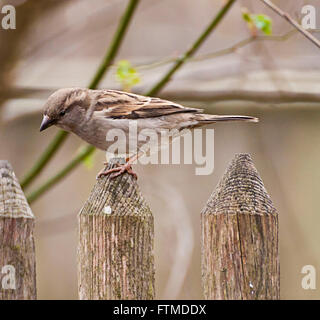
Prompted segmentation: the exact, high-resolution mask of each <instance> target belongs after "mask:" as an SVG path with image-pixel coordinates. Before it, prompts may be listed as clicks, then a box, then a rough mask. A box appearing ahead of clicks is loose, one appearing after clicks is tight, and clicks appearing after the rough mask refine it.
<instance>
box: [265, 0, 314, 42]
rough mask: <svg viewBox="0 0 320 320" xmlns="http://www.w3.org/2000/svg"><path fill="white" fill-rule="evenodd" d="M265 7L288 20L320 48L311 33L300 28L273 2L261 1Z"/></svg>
mask: <svg viewBox="0 0 320 320" xmlns="http://www.w3.org/2000/svg"><path fill="white" fill-rule="evenodd" d="M261 1H262V2H263V3H264V4H265V5H267V6H268V7H269V8H270V9H272V10H273V11H274V12H276V13H277V14H278V15H279V16H281V17H282V18H284V19H285V20H287V21H288V22H289V23H290V24H291V25H292V26H294V27H295V28H296V29H297V30H298V31H299V32H300V33H302V34H303V35H304V36H305V37H306V38H307V39H309V40H310V41H311V42H312V43H314V44H315V45H316V46H317V47H318V48H320V41H319V40H318V39H317V38H316V37H314V36H313V35H312V34H311V33H310V32H309V31H307V30H305V29H304V28H302V27H301V26H300V24H299V23H298V22H297V21H295V20H294V19H292V18H291V16H290V15H289V14H288V13H287V12H284V11H283V10H281V9H280V8H279V7H277V6H276V5H275V4H274V3H273V2H271V1H269V0H261Z"/></svg>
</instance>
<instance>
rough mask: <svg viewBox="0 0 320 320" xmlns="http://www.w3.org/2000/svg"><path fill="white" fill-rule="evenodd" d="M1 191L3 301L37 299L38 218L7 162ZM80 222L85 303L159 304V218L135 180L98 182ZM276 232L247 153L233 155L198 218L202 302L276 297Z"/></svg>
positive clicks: (1, 166) (1, 167) (0, 175)
mask: <svg viewBox="0 0 320 320" xmlns="http://www.w3.org/2000/svg"><path fill="white" fill-rule="evenodd" d="M109 166H110V167H113V164H110V165H109ZM0 188H1V192H0V270H1V268H2V274H0V277H1V276H2V279H0V280H1V281H0V285H2V287H0V299H36V283H35V278H36V272H35V250H34V240H33V228H34V216H33V214H32V212H31V210H30V208H29V206H28V204H27V202H26V200H25V197H24V195H23V192H22V191H21V188H20V186H19V183H18V181H17V179H16V177H15V175H14V173H13V170H12V168H11V167H10V165H9V164H8V162H6V161H1V162H0ZM199 211H200V210H199ZM78 221H79V246H78V283H79V297H80V299H154V298H155V284H154V282H155V280H154V276H155V268H154V254H153V242H154V222H153V221H154V220H153V215H152V212H151V210H150V208H149V206H148V204H147V203H146V201H145V200H144V198H143V196H142V194H141V192H140V190H139V187H138V185H137V182H136V180H135V179H133V178H132V176H129V175H127V174H125V175H122V176H120V177H118V178H116V179H113V180H110V179H109V178H108V177H103V178H101V179H99V180H98V181H97V183H96V185H95V186H94V188H93V190H92V192H91V194H90V196H89V198H88V200H87V201H86V202H85V204H84V206H83V208H82V209H81V211H80V213H79V216H78ZM278 228H279V227H278V214H277V212H276V210H275V208H274V207H273V204H272V201H271V200H270V197H269V195H268V193H267V191H266V189H265V187H264V185H263V182H262V180H261V178H260V176H259V174H258V172H257V170H256V169H255V167H254V165H253V162H252V159H251V157H250V155H248V154H239V155H236V156H235V158H234V159H233V161H232V162H231V164H230V165H229V167H228V168H227V170H226V173H225V174H224V176H223V177H222V179H221V181H220V183H219V184H218V186H217V188H216V189H215V190H214V192H213V193H212V195H211V197H210V198H209V200H208V202H207V204H206V205H205V207H204V208H203V210H202V212H201V230H202V232H201V265H202V287H203V294H204V297H205V299H243V300H250V299H279V298H280V265H279V251H278ZM8 266H11V267H8ZM10 268H11V269H10ZM12 270H15V272H13V271H12ZM10 271H12V272H13V273H11V274H10Z"/></svg>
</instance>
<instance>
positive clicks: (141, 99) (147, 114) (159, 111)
mask: <svg viewBox="0 0 320 320" xmlns="http://www.w3.org/2000/svg"><path fill="white" fill-rule="evenodd" d="M96 101H97V102H96V104H95V106H94V109H95V110H94V111H98V112H99V113H100V112H103V114H104V116H106V117H108V118H111V119H141V118H151V117H161V116H164V115H170V114H174V113H184V112H194V113H199V112H202V110H201V109H196V108H186V107H183V106H181V105H179V104H177V103H173V102H170V101H167V100H162V99H159V98H151V97H145V96H141V95H138V94H133V93H127V92H122V91H117V90H104V91H101V94H99V95H98V96H97V100H96Z"/></svg>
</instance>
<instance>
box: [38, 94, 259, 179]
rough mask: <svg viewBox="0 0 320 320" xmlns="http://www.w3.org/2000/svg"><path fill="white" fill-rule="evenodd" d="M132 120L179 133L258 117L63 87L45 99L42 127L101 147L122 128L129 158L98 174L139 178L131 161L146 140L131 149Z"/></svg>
mask: <svg viewBox="0 0 320 320" xmlns="http://www.w3.org/2000/svg"><path fill="white" fill-rule="evenodd" d="M132 121H136V123H137V128H138V129H137V130H138V133H139V132H143V131H141V130H143V129H151V130H154V131H155V132H156V133H157V134H159V135H160V134H161V131H162V130H164V129H165V130H166V131H168V132H169V131H170V130H171V131H172V130H173V129H176V130H173V131H174V132H176V133H177V134H176V135H179V133H180V132H182V131H183V130H184V129H192V128H196V127H201V126H205V125H208V124H211V123H215V122H220V121H248V122H258V119H257V118H255V117H250V116H241V115H211V114H204V113H203V110H202V109H197V108H188V107H184V106H182V105H180V104H177V103H174V102H171V101H167V100H163V99H160V98H154V97H148V96H142V95H138V94H133V93H128V92H122V91H118V90H103V89H101V90H90V89H86V88H63V89H59V90H57V91H55V92H54V93H53V94H52V95H50V97H49V98H48V100H47V101H46V103H45V105H44V108H43V119H42V122H41V125H40V131H43V130H45V129H47V128H49V127H50V126H52V125H55V126H57V127H59V128H61V129H63V130H66V131H69V132H72V133H74V134H76V135H77V136H79V137H80V138H81V139H83V140H84V141H86V142H88V143H89V144H91V145H93V146H95V147H97V148H98V149H101V150H104V151H107V150H108V148H109V147H110V145H111V144H112V143H113V141H107V139H106V135H107V132H108V131H109V130H111V129H121V130H123V132H124V136H125V137H126V150H127V151H126V162H125V164H117V167H115V168H112V169H110V170H103V171H101V172H100V173H99V175H98V177H101V176H104V175H108V174H110V173H111V174H112V175H111V177H112V178H114V177H116V176H118V175H121V174H122V173H124V172H128V173H129V174H131V175H133V176H134V177H135V178H136V177H137V175H136V174H135V173H134V172H133V170H132V163H133V162H134V161H135V160H137V159H138V157H139V156H141V155H142V154H143V151H142V152H141V150H142V149H143V145H144V144H146V141H138V145H137V147H138V150H139V151H137V150H136V152H135V153H133V154H130V152H128V144H129V139H130V137H129V126H130V122H131V123H132ZM145 140H147V139H145ZM105 164H106V163H105Z"/></svg>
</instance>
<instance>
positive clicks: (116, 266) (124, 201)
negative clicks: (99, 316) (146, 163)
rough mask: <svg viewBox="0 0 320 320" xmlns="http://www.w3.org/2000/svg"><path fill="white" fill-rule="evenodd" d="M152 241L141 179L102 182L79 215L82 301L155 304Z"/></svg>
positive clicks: (149, 218) (151, 222) (100, 181)
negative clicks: (149, 302)
mask: <svg viewBox="0 0 320 320" xmlns="http://www.w3.org/2000/svg"><path fill="white" fill-rule="evenodd" d="M114 166H115V165H114V164H109V165H108V168H112V167H114ZM153 239H154V223H153V216H152V213H151V210H150V208H149V206H148V205H147V203H146V201H145V200H144V198H143V196H142V194H141V192H140V190H139V187H138V185H137V182H136V180H135V179H134V178H133V177H132V176H130V175H129V174H127V173H125V174H123V175H121V176H119V177H116V178H114V179H110V177H109V176H107V177H102V178H99V179H98V181H97V183H96V185H95V186H94V188H93V190H92V192H91V194H90V196H89V198H88V200H87V201H86V203H85V204H84V206H83V208H82V209H81V211H80V213H79V248H78V281H79V297H80V299H90V300H91V299H95V300H96V299H135V300H137V299H153V298H154V257H153Z"/></svg>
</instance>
